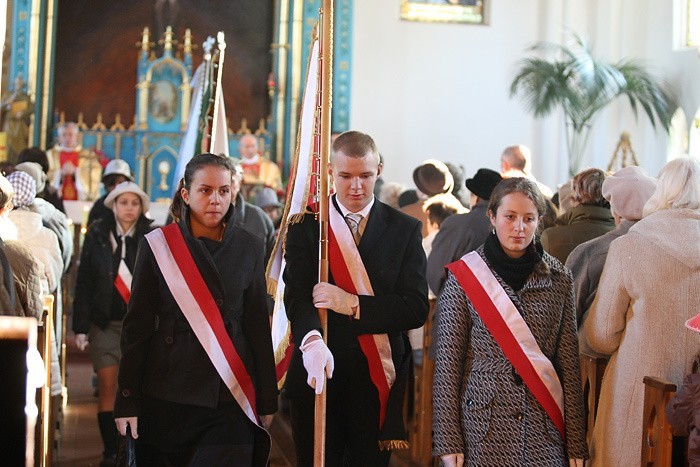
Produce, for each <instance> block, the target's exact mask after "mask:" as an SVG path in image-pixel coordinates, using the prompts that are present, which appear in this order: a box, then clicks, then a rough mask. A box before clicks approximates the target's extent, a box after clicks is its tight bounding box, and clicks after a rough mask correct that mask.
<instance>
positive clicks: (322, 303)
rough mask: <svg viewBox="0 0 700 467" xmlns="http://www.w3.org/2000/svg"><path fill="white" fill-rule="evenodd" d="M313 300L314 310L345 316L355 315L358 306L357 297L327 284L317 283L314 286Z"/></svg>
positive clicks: (358, 299) (358, 300)
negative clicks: (330, 311) (323, 309)
mask: <svg viewBox="0 0 700 467" xmlns="http://www.w3.org/2000/svg"><path fill="white" fill-rule="evenodd" d="M313 300H314V306H315V307H316V308H326V309H328V310H333V311H335V312H336V313H340V314H341V315H347V316H354V315H356V314H357V309H358V307H359V306H360V298H359V297H358V296H357V295H355V294H351V293H348V292H346V291H344V290H343V289H341V288H340V287H338V286H336V285H333V284H329V283H328V282H319V283H318V284H316V285H315V286H314V291H313Z"/></svg>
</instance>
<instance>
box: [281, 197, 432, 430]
mask: <svg viewBox="0 0 700 467" xmlns="http://www.w3.org/2000/svg"><path fill="white" fill-rule="evenodd" d="M330 208H331V209H338V208H337V207H336V206H334V205H333V204H332V205H331V207H330ZM421 239H422V237H421V223H420V222H419V221H417V220H416V219H414V218H412V217H409V216H407V215H405V214H403V213H401V212H399V211H397V210H395V209H393V208H391V207H389V206H387V205H385V204H383V203H381V202H380V201H378V200H375V202H374V205H373V206H372V209H371V211H370V214H369V217H368V219H367V225H366V227H365V231H364V233H363V235H362V239H361V240H360V244H359V245H358V249H359V251H360V256H361V257H362V261H363V263H364V265H365V269H366V270H367V274H368V276H369V279H370V282H371V284H372V289H373V291H374V294H375V295H374V296H372V297H370V296H362V295H361V296H360V297H359V298H360V319H358V320H355V319H350V318H348V317H347V316H344V315H340V314H338V313H334V312H332V311H329V313H328V333H329V337H328V347H329V348H330V350H331V352H332V353H333V356H334V360H335V368H336V371H337V370H339V369H341V370H342V371H344V372H346V373H350V374H352V373H353V371H354V369H355V368H358V367H359V366H360V365H364V367H365V368H366V366H367V360H366V358H365V357H364V354H363V353H362V350H361V349H360V346H359V343H358V340H357V336H359V335H361V334H388V336H389V339H390V342H391V351H392V356H393V360H394V366H395V367H396V369H397V381H398V380H399V377H400V375H399V373H400V372H401V371H404V370H407V369H408V368H406V367H407V365H406V358H407V357H408V356H409V355H410V350H411V348H410V345H409V344H408V340H407V339H406V334H405V331H407V330H409V329H414V328H418V327H420V326H422V325H423V323H424V322H425V320H426V318H427V316H428V308H429V305H428V286H427V282H426V278H425V270H426V258H425V253H424V251H423V247H422V244H421ZM318 242H319V229H318V222H317V221H316V220H315V219H314V216H313V215H312V214H307V215H306V216H305V217H304V219H303V221H302V222H300V223H298V224H292V225H290V227H289V230H288V232H287V240H286V250H285V259H286V262H287V265H286V268H285V273H284V281H285V298H284V302H285V307H286V310H287V316H288V317H289V320H290V322H291V325H292V336H293V337H292V338H293V341H294V343H295V346H296V348H295V350H294V354H293V355H292V361H291V362H290V367H289V370H288V374H287V380H286V389H287V394H288V395H289V396H290V397H291V398H294V397H295V396H300V395H302V394H303V393H304V392H306V393H308V392H309V391H311V388H309V386H308V384H307V383H306V377H307V374H306V370H305V368H304V366H303V363H302V358H301V351H299V345H300V344H301V341H302V339H303V338H304V336H305V335H306V334H307V333H308V332H309V331H311V330H314V329H315V330H319V331H320V329H321V326H320V321H319V317H318V310H317V309H316V307H315V306H314V304H313V300H312V290H313V287H314V285H315V284H316V283H317V282H318ZM330 282H331V283H333V278H332V277H331V278H330ZM362 374H366V370H364V372H363V373H362ZM333 384H334V382H333V379H331V380H330V381H329V385H328V388H329V389H328V390H329V391H332V390H333ZM395 388H396V389H398V387H397V385H396V384H395V385H394V387H393V388H392V393H393V392H395V391H394V389H395ZM391 397H392V396H390V401H391ZM402 397H403V394H400V395H398V396H397V399H398V401H397V403H400V401H401V400H402ZM390 403H391V402H390ZM399 415H400V414H399ZM387 423H389V415H387Z"/></svg>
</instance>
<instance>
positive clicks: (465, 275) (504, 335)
mask: <svg viewBox="0 0 700 467" xmlns="http://www.w3.org/2000/svg"><path fill="white" fill-rule="evenodd" d="M447 268H448V269H449V270H450V271H452V274H454V276H455V278H457V281H458V282H459V284H460V285H461V286H462V289H464V292H465V294H466V295H467V297H468V298H469V300H470V301H471V303H472V305H473V306H474V309H475V310H476V312H477V313H478V314H479V317H480V318H481V320H482V321H483V322H484V324H485V325H486V327H487V328H488V330H489V332H490V333H491V335H492V336H493V338H494V339H495V340H496V342H497V343H498V345H499V346H500V347H501V350H503V353H504V354H505V356H506V358H507V359H508V360H509V361H510V363H511V364H512V365H513V367H514V368H515V370H516V371H517V372H518V374H519V375H520V377H521V378H522V379H523V382H524V383H525V384H526V385H527V387H528V388H529V389H530V391H531V392H532V394H533V395H534V396H535V398H536V399H537V401H538V402H539V403H540V405H542V407H543V408H544V410H545V412H547V415H549V417H550V418H551V419H552V422H554V425H555V426H556V427H557V429H558V430H559V432H560V433H561V436H562V439H565V431H564V391H563V389H562V387H561V382H560V381H559V377H558V376H557V373H556V371H555V370H554V366H553V365H552V362H551V361H550V360H549V359H548V358H547V357H546V356H545V355H544V354H543V353H542V350H541V349H540V347H539V345H538V344H537V341H536V340H535V337H534V336H533V335H532V332H531V331H530V328H529V327H528V326H527V323H525V320H524V319H523V317H522V316H521V315H520V313H519V312H518V310H517V308H516V307H515V305H514V304H513V302H512V301H511V299H510V298H509V297H508V294H507V293H506V291H505V290H504V289H503V287H502V286H501V284H500V283H499V282H498V279H496V277H495V276H494V275H493V272H491V269H490V268H489V267H488V265H487V264H486V263H485V262H484V260H483V259H482V258H481V256H480V255H479V254H478V253H477V252H475V251H472V252H471V253H467V254H466V255H464V256H463V257H462V258H461V259H459V260H458V261H455V262H454V263H451V264H448V265H447Z"/></svg>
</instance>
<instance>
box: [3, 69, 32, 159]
mask: <svg viewBox="0 0 700 467" xmlns="http://www.w3.org/2000/svg"><path fill="white" fill-rule="evenodd" d="M25 85H26V83H25V82H24V78H23V77H22V76H21V75H18V76H17V77H16V78H15V81H14V83H13V88H12V93H11V94H10V95H8V96H7V97H5V99H3V100H2V130H3V131H4V132H5V134H6V135H7V160H8V161H9V162H11V163H13V164H14V163H16V162H17V156H18V155H19V153H20V152H22V150H23V149H25V148H26V147H27V144H28V141H29V125H30V123H31V117H32V113H33V112H34V103H33V102H32V98H31V96H30V95H29V94H27V93H26V92H25Z"/></svg>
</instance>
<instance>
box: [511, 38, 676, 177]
mask: <svg viewBox="0 0 700 467" xmlns="http://www.w3.org/2000/svg"><path fill="white" fill-rule="evenodd" d="M528 50H529V51H530V52H545V53H546V52H548V53H550V54H553V55H554V56H555V57H557V58H555V59H552V60H546V59H543V58H540V57H538V56H536V55H534V54H533V55H531V56H529V57H526V58H525V59H523V60H522V61H521V62H520V64H519V70H518V72H517V75H516V76H515V78H514V79H513V82H512V83H511V85H510V95H511V97H512V96H514V95H516V94H517V95H519V96H520V98H521V99H522V101H523V102H524V105H525V107H526V108H527V110H528V111H530V112H532V113H533V114H534V116H535V117H544V116H546V115H548V114H550V113H551V112H552V111H553V110H554V109H555V108H556V107H558V106H561V107H562V109H563V111H564V118H565V120H566V145H567V150H568V152H569V172H570V173H571V175H574V174H576V173H577V172H578V170H579V164H580V162H581V158H582V156H583V153H584V151H585V149H586V145H587V143H588V137H589V135H590V131H591V125H592V123H593V119H594V118H595V117H596V115H598V112H599V111H600V110H601V109H603V108H604V107H605V106H607V105H608V104H609V103H610V102H612V101H613V100H614V99H615V98H616V97H618V96H623V95H624V96H627V99H628V101H629V103H630V106H631V107H632V111H633V112H634V115H635V117H637V110H638V108H639V107H641V108H642V109H643V110H644V113H645V114H646V115H647V117H649V121H650V122H651V124H652V126H653V127H654V128H656V126H657V124H660V125H661V126H662V127H663V128H664V129H665V130H666V131H667V132H668V129H669V126H670V125H671V118H672V117H673V113H674V111H675V110H676V108H677V102H676V97H675V96H674V94H673V93H672V92H671V91H670V90H669V88H668V86H667V85H666V84H662V83H659V82H657V81H656V79H655V78H654V77H653V76H651V75H650V74H649V73H648V72H647V71H646V70H645V69H644V67H643V66H642V65H641V64H640V63H638V62H637V61H634V60H622V61H620V62H618V63H614V64H611V63H605V62H602V61H600V60H597V59H595V58H594V57H593V55H592V53H591V49H590V47H589V45H588V44H587V43H586V42H585V41H584V40H583V39H582V38H581V37H580V36H578V35H574V44H573V47H567V46H563V45H558V44H552V43H548V42H540V43H538V44H535V45H534V46H532V47H530V48H529V49H528Z"/></svg>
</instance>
